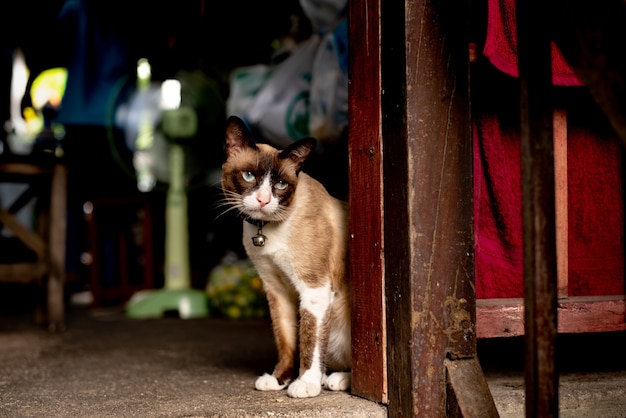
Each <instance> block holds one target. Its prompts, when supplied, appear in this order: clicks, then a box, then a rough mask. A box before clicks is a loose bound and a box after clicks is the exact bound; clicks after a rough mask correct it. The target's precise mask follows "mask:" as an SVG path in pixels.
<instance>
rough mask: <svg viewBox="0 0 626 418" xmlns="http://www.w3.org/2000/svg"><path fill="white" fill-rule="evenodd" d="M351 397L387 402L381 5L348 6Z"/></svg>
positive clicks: (354, 0) (371, 1) (370, 1)
mask: <svg viewBox="0 0 626 418" xmlns="http://www.w3.org/2000/svg"><path fill="white" fill-rule="evenodd" d="M348 11H349V22H350V32H349V33H350V38H349V43H350V65H349V68H350V84H349V93H350V96H349V97H350V106H349V109H350V110H349V118H350V119H349V127H350V132H349V139H350V140H349V159H350V174H349V178H350V199H349V200H350V277H351V279H350V285H351V290H352V362H353V364H352V370H353V374H352V375H353V378H352V393H354V394H355V395H358V396H362V397H364V398H367V399H371V400H374V401H378V402H387V360H386V352H385V350H386V339H387V335H386V329H385V306H384V297H385V294H384V258H383V248H384V243H383V204H382V203H383V202H382V196H383V191H382V190H383V176H382V150H383V147H382V128H381V99H382V87H381V78H380V72H381V68H380V65H381V61H380V60H381V57H380V0H350V3H349V7H348Z"/></svg>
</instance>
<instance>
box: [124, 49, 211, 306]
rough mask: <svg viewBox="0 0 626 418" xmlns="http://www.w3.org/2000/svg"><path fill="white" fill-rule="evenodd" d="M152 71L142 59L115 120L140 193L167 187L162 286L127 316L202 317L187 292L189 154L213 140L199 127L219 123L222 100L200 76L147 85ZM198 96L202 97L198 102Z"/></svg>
mask: <svg viewBox="0 0 626 418" xmlns="http://www.w3.org/2000/svg"><path fill="white" fill-rule="evenodd" d="M150 72H151V71H150V66H149V64H148V62H147V61H145V60H141V61H140V63H139V65H138V74H137V75H138V77H137V78H138V89H137V92H136V93H135V94H134V95H133V96H134V97H132V98H131V99H130V101H129V104H128V105H127V106H125V107H121V108H120V110H119V111H118V114H117V115H116V121H117V123H118V125H121V126H124V131H125V134H126V139H127V142H129V141H130V142H131V144H128V145H130V146H131V147H132V148H131V149H134V150H135V153H134V158H133V165H134V168H135V171H136V174H137V186H138V188H139V190H140V191H150V190H152V189H153V188H154V186H155V184H156V183H157V180H158V181H160V182H162V183H166V184H168V188H167V194H166V208H165V266H164V286H163V288H162V289H149V290H142V291H140V292H137V293H135V294H134V295H133V296H132V297H131V298H130V299H129V301H128V302H127V305H126V315H127V316H128V317H130V318H158V317H163V316H164V315H165V314H166V313H168V312H173V311H176V312H178V316H179V317H180V318H194V317H203V316H207V315H208V313H209V312H208V301H207V296H206V294H205V292H204V291H202V290H198V289H193V288H192V287H191V278H190V264H189V232H188V214H187V191H186V174H187V175H188V174H189V173H190V172H191V171H193V170H190V168H189V167H190V166H192V165H193V164H194V163H195V164H196V165H197V161H196V160H197V156H196V157H194V152H193V151H191V152H190V151H189V150H193V149H194V147H193V144H194V143H199V142H200V141H207V140H211V139H213V138H204V137H202V136H203V135H206V134H207V133H206V131H205V130H203V129H202V128H203V124H204V126H206V125H207V124H211V123H213V124H217V122H218V120H219V118H220V117H222V115H223V101H221V99H220V98H219V94H218V93H217V90H216V89H212V88H207V85H206V83H204V82H199V81H198V80H199V79H200V80H204V81H206V79H202V78H201V77H200V76H199V75H198V74H195V75H194V74H191V73H179V74H178V75H177V78H176V79H171V80H166V81H164V82H163V83H161V84H160V85H156V84H154V83H151V81H150V78H151V77H150ZM199 77H200V78H199ZM198 91H201V92H202V93H201V94H200V96H202V99H200V100H198V97H199V96H198ZM207 92H208V93H207ZM207 97H209V98H208V99H207ZM207 101H208V102H209V103H210V104H209V105H208V106H207ZM200 102H202V103H200ZM200 109H202V114H201V115H200V116H201V117H199V113H200V112H201V111H200ZM207 109H208V111H207ZM132 142H134V144H132Z"/></svg>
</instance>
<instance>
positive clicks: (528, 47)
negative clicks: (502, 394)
mask: <svg viewBox="0 0 626 418" xmlns="http://www.w3.org/2000/svg"><path fill="white" fill-rule="evenodd" d="M544 8H545V4H544V3H543V2H541V1H539V0H517V1H516V15H517V46H518V66H519V81H520V122H521V124H520V125H521V126H520V138H521V155H522V164H521V165H522V197H523V205H522V206H523V209H522V213H523V220H524V222H523V224H524V227H523V229H524V299H525V309H524V315H525V318H524V319H525V320H524V327H525V347H526V351H525V365H526V367H525V383H526V399H525V402H526V416H527V417H556V416H558V412H559V407H558V373H557V371H556V358H555V357H556V334H557V308H556V300H557V280H556V278H557V268H556V229H555V228H556V225H555V222H556V221H555V197H554V145H553V135H554V132H553V119H552V117H553V104H552V101H551V89H552V73H551V68H552V66H551V46H550V34H549V21H548V19H547V16H546V14H545V13H544V10H543V9H544Z"/></svg>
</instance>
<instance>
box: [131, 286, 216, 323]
mask: <svg viewBox="0 0 626 418" xmlns="http://www.w3.org/2000/svg"><path fill="white" fill-rule="evenodd" d="M174 311H176V312H178V316H179V317H180V318H181V319H191V318H203V317H207V316H209V307H208V301H207V296H206V293H204V292H203V291H201V290H196V289H181V290H171V289H158V290H143V291H140V292H137V293H135V294H134V295H133V296H132V297H131V298H130V300H129V301H128V303H127V305H126V316H127V317H129V318H134V319H149V318H162V317H164V316H165V314H166V313H167V312H174Z"/></svg>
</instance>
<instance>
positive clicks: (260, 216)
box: [222, 117, 315, 222]
mask: <svg viewBox="0 0 626 418" xmlns="http://www.w3.org/2000/svg"><path fill="white" fill-rule="evenodd" d="M314 147H315V140H314V139H312V138H307V139H303V140H300V141H298V142H295V143H294V144H292V145H290V146H289V147H288V148H286V149H285V150H282V151H280V150H277V149H276V148H273V147H271V146H269V145H266V144H255V143H254V141H253V140H252V138H251V136H250V133H249V132H248V130H247V128H246V126H245V124H244V123H243V121H241V119H239V118H237V117H231V118H229V120H228V122H227V126H226V143H225V151H226V161H225V162H224V164H223V165H222V190H223V191H224V195H225V199H226V201H227V202H228V203H229V204H230V205H231V206H232V207H233V208H235V209H237V210H239V211H240V212H241V213H242V214H243V215H246V216H249V217H250V218H252V219H256V220H260V221H266V222H269V221H282V220H284V219H286V217H287V215H288V213H289V206H290V204H291V203H292V200H293V197H294V194H295V191H296V187H297V184H298V173H299V172H300V169H301V168H302V164H303V163H304V161H305V160H306V158H307V157H308V156H309V154H310V153H311V151H312V150H313V148H314Z"/></svg>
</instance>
